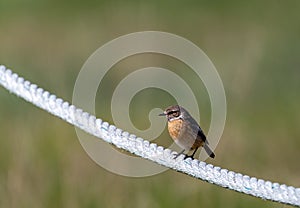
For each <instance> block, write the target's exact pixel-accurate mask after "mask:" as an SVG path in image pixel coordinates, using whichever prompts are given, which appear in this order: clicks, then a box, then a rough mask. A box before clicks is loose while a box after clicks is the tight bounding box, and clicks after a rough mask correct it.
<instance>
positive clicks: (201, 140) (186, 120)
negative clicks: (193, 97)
mask: <svg viewBox="0 0 300 208" xmlns="http://www.w3.org/2000/svg"><path fill="white" fill-rule="evenodd" d="M159 116H166V118H167V119H168V131H169V134H170V136H171V138H172V139H173V140H174V141H175V143H176V144H177V145H178V146H179V147H181V148H182V149H183V150H182V151H181V152H180V153H178V154H177V155H175V157H174V159H176V158H177V157H178V156H179V155H181V154H183V153H184V152H185V151H188V152H189V151H193V153H192V154H191V155H187V154H186V155H185V157H184V159H186V158H192V159H194V155H195V153H196V152H197V150H198V148H199V147H203V148H204V150H205V151H206V153H207V154H208V155H209V157H211V158H214V157H215V153H214V152H213V151H212V150H211V149H210V147H209V146H208V145H209V143H208V141H207V139H206V136H205V134H204V132H203V131H202V129H201V127H200V126H199V125H198V123H197V122H196V121H195V119H194V118H193V117H192V116H191V115H190V113H189V112H188V111H187V110H186V109H184V108H183V107H182V106H179V105H172V106H169V107H167V108H166V109H165V110H164V112H163V113H161V114H159ZM188 152H187V153H188Z"/></svg>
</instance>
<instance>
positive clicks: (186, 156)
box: [184, 155, 194, 160]
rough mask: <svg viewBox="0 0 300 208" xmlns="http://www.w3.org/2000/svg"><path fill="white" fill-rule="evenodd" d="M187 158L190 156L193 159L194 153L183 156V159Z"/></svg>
mask: <svg viewBox="0 0 300 208" xmlns="http://www.w3.org/2000/svg"><path fill="white" fill-rule="evenodd" d="M187 158H191V159H192V160H193V159H194V155H185V156H184V160H185V159H187Z"/></svg>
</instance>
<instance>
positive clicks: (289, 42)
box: [0, 0, 300, 207]
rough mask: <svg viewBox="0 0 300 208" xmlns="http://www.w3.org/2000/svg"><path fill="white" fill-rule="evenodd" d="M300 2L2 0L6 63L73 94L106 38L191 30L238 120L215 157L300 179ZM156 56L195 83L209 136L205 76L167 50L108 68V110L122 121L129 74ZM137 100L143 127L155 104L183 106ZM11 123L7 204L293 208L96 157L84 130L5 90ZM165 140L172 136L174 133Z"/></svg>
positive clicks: (4, 178) (3, 166) (2, 122)
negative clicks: (114, 109)
mask: <svg viewBox="0 0 300 208" xmlns="http://www.w3.org/2000/svg"><path fill="white" fill-rule="evenodd" d="M299 6H300V3H299V1H297V0H288V1H285V2H281V1H263V2H261V1H252V2H245V1H242V2H241V1H234V0H231V1H226V3H225V2H222V3H221V2H220V1H214V2H211V1H188V2H176V3H175V2H173V1H164V2H159V1H152V2H143V1H128V2H126V3H124V2H123V1H113V2H112V1H99V2H98V1H85V2H84V3H82V2H81V1H72V2H71V1H49V0H44V1H36V0H31V1H23V2H22V1H16V0H12V1H11V0H10V1H8V0H2V1H0V26H1V27H0V28H1V29H0V45H1V47H0V57H1V59H0V60H1V64H6V65H7V66H8V67H11V68H12V69H13V70H14V71H15V72H17V73H19V74H20V75H21V76H24V77H25V78H26V79H29V80H31V81H32V82H34V83H37V84H38V85H40V86H41V87H43V88H45V89H47V90H49V91H51V92H53V93H55V94H57V95H58V96H60V97H62V98H64V99H65V100H68V101H71V99H72V97H71V96H72V90H73V86H74V83H75V80H76V76H77V74H78V72H79V70H80V68H81V66H82V65H83V63H84V61H85V60H86V59H87V58H88V57H89V55H90V54H91V53H92V52H94V50H96V49H97V48H98V47H100V46H101V45H102V44H104V43H106V42H107V41H109V40H112V39H114V38H116V37H118V36H120V35H123V34H127V33H131V32H135V31H142V30H161V31H167V32H171V33H175V34H178V35H181V36H183V37H185V38H188V39H189V40H191V41H193V42H194V43H196V44H197V45H198V46H199V47H200V48H202V49H203V50H204V52H206V54H207V55H208V56H209V57H210V58H211V60H212V61H213V63H214V64H215V66H216V68H217V69H218V71H219V73H220V76H221V78H222V80H223V82H224V86H225V90H226V95H227V102H228V117H227V122H226V127H225V131H224V135H223V137H222V139H221V140H220V143H219V145H218V147H217V149H216V154H217V157H216V159H215V160H213V161H209V162H212V163H213V164H215V165H219V166H221V167H225V168H228V169H233V170H235V171H240V172H242V173H245V174H249V175H253V176H257V177H262V178H264V179H269V180H273V181H278V182H282V183H287V184H290V185H294V186H298V187H299V186H300V181H299V172H300V167H299V165H298V164H299V163H298V158H299V156H300V155H299V145H300V142H299V141H300V140H299V138H300V130H299V128H298V125H299V123H300V113H299V103H300V97H299V87H300V82H299V77H300V71H299V62H300V61H299V60H300V59H299V54H300V43H299V41H298V39H299V36H300V27H299V17H300V15H299V12H298V11H299ZM140 58H141V59H140ZM153 63H156V64H158V65H160V66H164V67H168V68H169V69H172V70H174V72H176V73H178V74H179V75H180V76H182V77H184V78H185V79H187V80H189V83H190V85H191V88H192V89H193V90H194V91H195V94H196V97H197V99H198V101H199V103H200V112H201V125H202V126H203V128H204V129H205V131H206V132H207V130H208V128H209V122H210V103H209V99H208V96H207V93H206V91H205V89H204V86H203V84H202V83H201V81H199V80H198V79H196V78H194V76H193V73H192V72H191V71H189V69H188V68H186V67H185V66H183V65H181V64H180V63H179V62H175V61H174V60H170V59H168V58H166V57H157V56H155V55H145V56H143V57H139V56H136V57H131V58H128V59H126V60H124V61H122V63H120V64H118V65H117V66H116V67H114V68H113V69H112V70H111V71H110V73H108V74H107V76H106V79H105V80H104V83H103V85H102V86H103V87H105V88H104V89H105V90H104V89H99V92H98V94H97V105H98V106H104V107H105V108H99V109H97V115H98V116H101V117H103V118H105V119H106V120H109V121H111V119H112V118H111V115H110V112H108V111H107V109H109V107H110V98H111V95H112V92H113V89H114V87H115V86H116V84H117V83H118V81H119V80H121V79H122V78H123V77H124V76H126V74H128V73H130V72H131V71H134V70H136V69H138V68H140V67H145V66H153ZM184 67H185V68H184ZM106 87H107V88H106ZM157 98H159V99H157ZM135 100H136V102H133V103H132V106H131V108H130V112H132V119H133V122H134V123H135V124H136V125H137V126H138V127H139V128H141V129H143V128H147V126H148V125H149V121H148V120H147V119H145V118H147V115H148V112H149V109H151V108H153V107H159V106H161V107H162V108H163V107H165V106H166V105H168V104H169V103H172V102H173V99H172V97H170V96H169V95H167V94H165V93H163V92H161V91H155V90H153V89H149V90H145V91H143V92H141V93H139V94H138V95H137V96H136V97H135ZM141 105H142V106H143V109H141V108H139V107H138V106H141ZM136 115H140V116H136ZM0 131H1V137H0V144H1V145H0V207H195V206H197V207H198V206H199V207H200V206H201V207H254V206H255V207H284V205H280V204H276V203H273V202H266V201H262V200H260V199H256V198H253V197H250V196H245V195H242V194H239V193H235V192H231V191H228V190H225V189H222V188H219V187H216V186H212V185H210V184H207V183H205V182H201V181H198V180H195V179H192V178H190V177H188V176H185V175H182V174H180V173H176V172H174V171H167V172H165V173H163V174H160V175H157V176H153V177H147V178H141V179H135V178H125V177H121V176H117V175H115V174H112V173H110V172H107V171H106V170H104V169H102V168H101V167H99V166H98V165H96V164H95V163H94V162H92V161H91V159H90V158H89V157H88V156H87V155H86V153H85V152H84V150H83V149H82V148H81V146H80V144H79V142H78V140H77V137H76V134H75V132H74V128H73V127H72V126H70V125H68V124H66V123H65V122H62V121H61V120H58V119H56V118H54V117H53V116H51V115H49V114H47V113H45V112H43V111H41V110H39V109H37V108H35V107H33V106H32V105H30V104H28V103H26V102H24V101H22V100H21V99H19V98H17V97H15V96H12V95H11V94H9V93H8V92H7V91H5V90H3V89H0ZM158 142H159V143H161V144H162V143H163V144H166V145H167V144H169V142H170V138H169V137H168V136H167V134H166V132H165V133H164V134H163V136H162V137H161V138H159V139H158Z"/></svg>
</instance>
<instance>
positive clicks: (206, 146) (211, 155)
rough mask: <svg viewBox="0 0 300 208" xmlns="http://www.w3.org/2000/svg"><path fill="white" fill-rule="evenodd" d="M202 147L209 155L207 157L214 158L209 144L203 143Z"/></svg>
mask: <svg viewBox="0 0 300 208" xmlns="http://www.w3.org/2000/svg"><path fill="white" fill-rule="evenodd" d="M204 149H205V151H206V153H207V154H208V155H209V157H211V158H215V156H216V155H215V153H214V152H213V151H212V150H211V149H210V148H209V146H208V145H207V144H204Z"/></svg>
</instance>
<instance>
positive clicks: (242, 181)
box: [0, 65, 300, 206]
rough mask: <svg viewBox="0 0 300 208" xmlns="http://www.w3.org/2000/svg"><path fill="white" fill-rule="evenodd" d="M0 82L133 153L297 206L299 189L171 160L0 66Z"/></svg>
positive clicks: (161, 151)
mask: <svg viewBox="0 0 300 208" xmlns="http://www.w3.org/2000/svg"><path fill="white" fill-rule="evenodd" d="M0 84H1V85H2V86H3V87H4V88H6V89H7V90H9V91H10V92H12V93H14V94H16V95H18V96H19V97H21V98H23V99H25V100H26V101H28V102H30V103H32V104H34V105H36V106H38V107H40V108H41V109H43V110H46V111H48V112H49V113H51V114H53V115H55V116H57V117H59V118H61V119H63V120H65V121H67V122H68V123H70V124H72V125H74V126H76V127H78V128H80V129H82V130H84V131H86V132H88V133H90V134H92V135H94V136H96V137H98V138H102V139H103V140H104V141H106V142H108V143H111V144H113V145H115V146H117V147H118V148H121V149H124V150H127V151H129V152H131V153H133V154H135V155H138V156H140V157H143V158H146V159H148V160H151V161H153V162H156V163H158V164H160V165H163V166H165V167H168V168H172V169H174V170H176V171H179V172H182V173H185V174H187V175H190V176H192V177H195V178H198V179H201V180H204V181H207V182H209V183H213V184H216V185H218V186H222V187H225V188H228V189H231V190H235V191H238V192H242V193H245V194H248V195H252V196H255V197H259V198H262V199H266V200H271V201H276V202H280V203H284V204H290V205H294V206H300V188H295V187H293V186H287V185H285V184H279V183H272V182H270V181H264V180H262V179H257V178H255V177H250V176H247V175H242V174H240V173H236V172H233V171H229V170H227V169H222V168H220V167H216V166H213V165H211V164H207V163H205V162H201V161H199V160H196V159H194V160H192V159H190V158H188V159H186V160H183V158H182V157H179V158H178V159H176V160H174V159H173V157H174V155H173V152H172V151H171V150H170V149H165V148H164V147H162V146H157V145H156V144H154V143H150V142H148V141H146V140H143V139H142V138H139V137H136V136H135V135H132V134H129V133H128V132H125V131H123V130H121V129H118V128H117V127H115V126H113V125H110V124H109V123H107V122H103V121H102V120H101V119H97V118H96V117H95V116H93V115H90V114H88V113H87V112H84V111H83V110H81V109H78V108H76V107H75V106H74V105H71V104H69V103H68V102H64V101H63V100H62V99H61V98H57V97H56V96H55V95H53V94H50V93H49V92H48V91H45V90H43V89H42V88H39V87H38V86H37V85H35V84H31V83H30V82H29V81H26V80H24V78H22V77H19V76H18V75H17V74H15V73H13V72H12V71H11V70H9V69H6V67H5V66H3V65H0Z"/></svg>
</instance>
